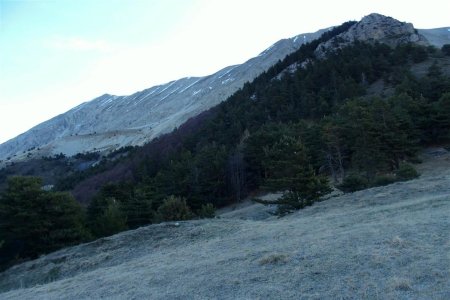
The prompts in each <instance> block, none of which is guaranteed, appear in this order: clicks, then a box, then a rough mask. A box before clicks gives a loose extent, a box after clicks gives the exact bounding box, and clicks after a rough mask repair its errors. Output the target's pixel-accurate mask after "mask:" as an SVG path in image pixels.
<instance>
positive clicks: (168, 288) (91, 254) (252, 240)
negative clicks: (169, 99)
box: [0, 158, 450, 300]
mask: <svg viewBox="0 0 450 300" xmlns="http://www.w3.org/2000/svg"><path fill="white" fill-rule="evenodd" d="M440 159H441V160H440V161H439V162H438V163H435V164H431V165H432V167H427V166H429V165H430V164H429V163H428V162H427V164H425V165H424V166H422V170H423V175H422V176H421V177H420V178H418V179H415V180H412V181H409V182H401V183H395V184H392V185H389V186H385V187H377V188H372V189H368V190H365V191H359V192H355V193H352V194H347V195H343V196H339V197H335V198H331V199H329V200H326V201H323V202H320V203H316V204H314V205H313V206H312V207H308V208H306V209H304V210H301V211H299V212H297V213H294V214H292V215H289V216H286V217H284V218H281V219H277V218H268V219H264V220H261V219H257V218H256V219H255V215H254V214H250V215H251V217H250V218H247V219H245V214H246V213H247V212H248V213H251V211H252V207H251V206H245V207H244V208H242V209H245V210H244V211H243V212H241V213H239V212H238V211H235V212H233V214H232V216H235V217H236V218H232V216H231V215H228V218H225V217H223V218H221V219H214V220H199V221H189V222H180V226H170V224H160V225H153V226H148V227H143V228H140V229H137V230H134V231H128V232H123V233H121V234H118V235H115V236H112V237H109V238H104V239H101V240H98V241H95V242H92V243H89V244H85V245H79V246H76V247H72V248H67V249H63V250H61V251H58V252H55V253H52V254H49V255H47V256H44V257H41V258H39V259H37V260H35V261H30V262H27V263H23V264H21V265H18V266H15V267H13V268H12V269H10V270H8V271H6V272H4V273H1V274H0V299H20V300H22V299H33V300H35V299H99V298H107V299H450V288H449V287H450V256H449V253H450V240H449V236H448V233H449V232H450V219H449V215H450V163H446V162H448V161H447V160H445V159H444V158H440ZM431 163H433V162H431ZM255 208H256V209H257V210H261V209H262V208H261V207H260V206H255ZM260 213H261V212H260ZM260 213H258V216H261V215H262V214H260ZM49 280H51V282H49ZM1 291H3V293H2V292H1Z"/></svg>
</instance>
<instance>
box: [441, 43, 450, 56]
mask: <svg viewBox="0 0 450 300" xmlns="http://www.w3.org/2000/svg"><path fill="white" fill-rule="evenodd" d="M441 50H442V52H443V53H444V54H445V55H447V56H450V44H445V45H444V46H442V48H441Z"/></svg>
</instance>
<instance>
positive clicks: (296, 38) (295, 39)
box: [292, 35, 298, 43]
mask: <svg viewBox="0 0 450 300" xmlns="http://www.w3.org/2000/svg"><path fill="white" fill-rule="evenodd" d="M297 40H298V35H297V36H296V37H295V38H294V40H293V41H292V42H293V43H295V42H296V41H297Z"/></svg>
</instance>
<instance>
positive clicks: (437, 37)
mask: <svg viewBox="0 0 450 300" xmlns="http://www.w3.org/2000/svg"><path fill="white" fill-rule="evenodd" d="M419 33H420V34H421V35H423V36H424V37H425V38H426V39H427V40H428V42H430V44H432V45H434V46H436V47H439V48H440V47H442V46H443V45H445V44H450V27H442V28H434V29H419Z"/></svg>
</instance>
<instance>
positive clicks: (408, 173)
mask: <svg viewBox="0 0 450 300" xmlns="http://www.w3.org/2000/svg"><path fill="white" fill-rule="evenodd" d="M395 175H396V177H397V180H398V181H406V180H411V179H414V178H417V177H419V175H420V174H419V173H418V172H417V170H416V169H415V168H414V167H413V166H412V165H410V164H408V163H402V164H400V168H399V169H398V170H397V172H396V173H395Z"/></svg>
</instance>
